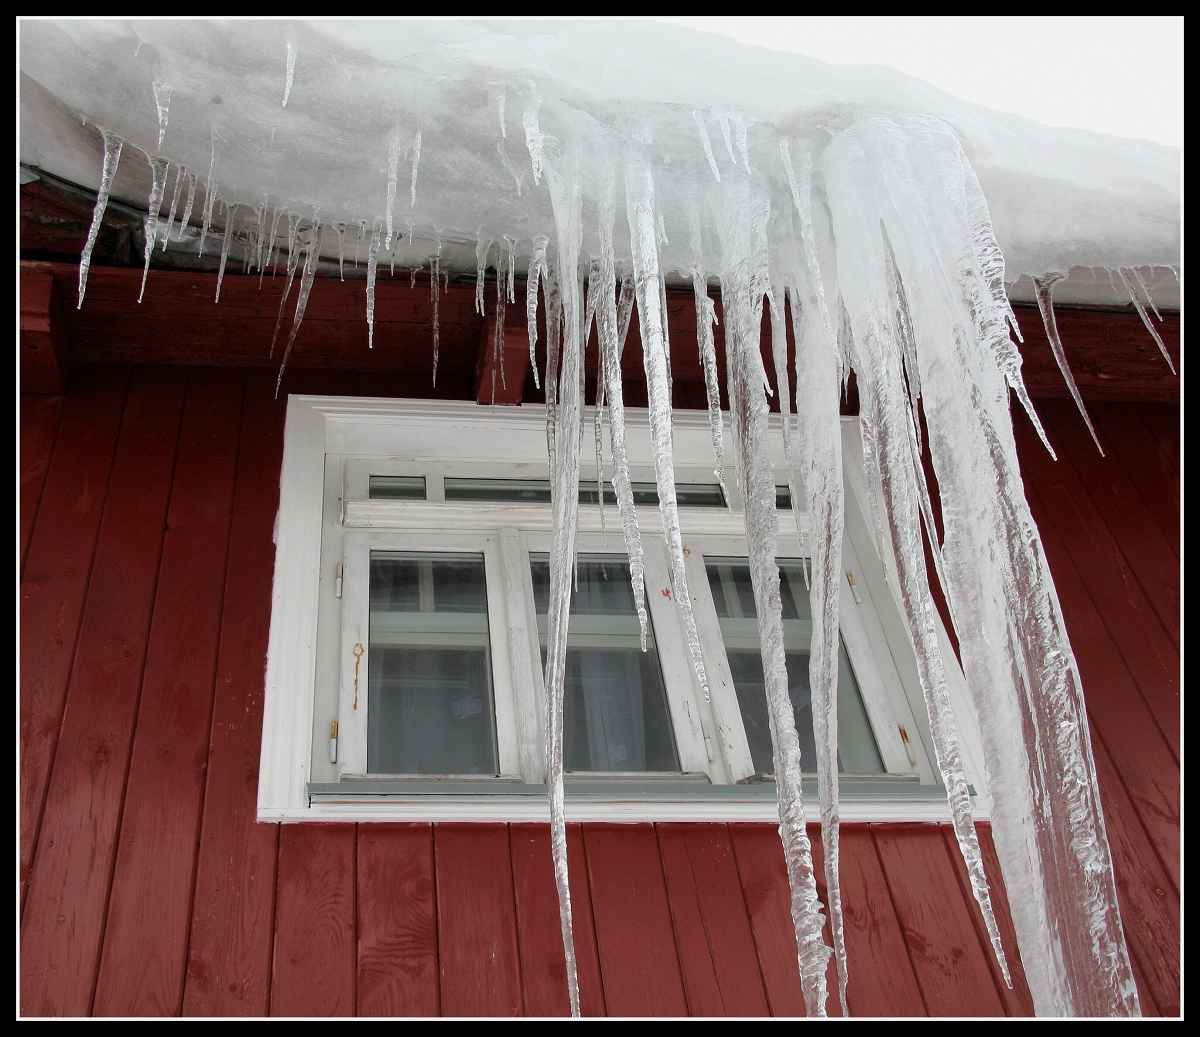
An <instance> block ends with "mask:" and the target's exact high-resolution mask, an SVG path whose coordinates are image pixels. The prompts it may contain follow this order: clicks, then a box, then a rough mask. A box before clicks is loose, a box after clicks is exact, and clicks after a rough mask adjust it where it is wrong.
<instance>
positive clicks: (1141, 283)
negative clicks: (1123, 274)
mask: <svg viewBox="0 0 1200 1037" xmlns="http://www.w3.org/2000/svg"><path fill="white" fill-rule="evenodd" d="M1129 272H1130V273H1131V274H1133V278H1134V280H1135V281H1137V285H1138V287H1139V288H1140V289H1141V290H1142V297H1143V298H1144V299H1145V300H1146V305H1147V306H1149V307H1150V309H1151V310H1153V311H1154V316H1156V317H1157V318H1158V319H1159V320H1160V321H1161V320H1162V319H1163V318H1162V314H1161V313H1159V312H1158V307H1157V306H1155V305H1154V300H1153V299H1152V298H1151V297H1150V289H1149V288H1147V287H1146V282H1145V280H1144V279H1143V277H1142V272H1141V271H1140V270H1139V269H1138V268H1137V267H1136V266H1135V267H1130V268H1129ZM1150 276H1151V277H1153V276H1154V269H1153V267H1151V269H1150Z"/></svg>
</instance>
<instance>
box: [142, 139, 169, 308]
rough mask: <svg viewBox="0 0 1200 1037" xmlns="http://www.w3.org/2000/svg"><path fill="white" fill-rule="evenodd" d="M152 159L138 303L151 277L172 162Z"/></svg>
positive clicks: (154, 157) (156, 158)
mask: <svg viewBox="0 0 1200 1037" xmlns="http://www.w3.org/2000/svg"><path fill="white" fill-rule="evenodd" d="M147 157H148V158H149V159H150V201H149V202H148V203H147V205H146V222H145V224H144V225H143V226H144V229H145V238H146V245H145V257H146V263H145V266H144V267H143V268H142V288H141V291H139V292H138V302H139V303H140V302H141V301H142V296H143V295H145V294H146V278H147V277H149V276H150V256H151V254H152V253H153V252H154V242H155V241H156V240H157V239H158V213H159V210H160V209H161V208H162V201H163V195H164V194H165V193H166V189H167V169H168V168H169V166H170V162H168V161H167V159H165V158H161V157H159V156H157V155H155V156H147Z"/></svg>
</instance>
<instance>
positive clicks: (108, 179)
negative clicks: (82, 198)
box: [75, 130, 125, 310]
mask: <svg viewBox="0 0 1200 1037" xmlns="http://www.w3.org/2000/svg"><path fill="white" fill-rule="evenodd" d="M100 135H101V136H102V137H103V138H104V169H103V171H102V172H101V174H100V190H98V191H97V192H96V207H95V208H94V209H93V210H92V224H91V226H90V227H88V236H87V241H85V242H84V244H83V251H82V252H81V253H80V254H79V301H78V302H77V303H76V305H75V308H76V309H77V310H81V309H83V296H84V293H85V292H86V291H87V277H88V270H89V269H90V268H91V265H92V249H94V248H95V247H96V236H97V235H98V234H99V233H100V224H102V223H103V222H104V210H105V209H107V208H108V192H109V191H111V190H112V182H113V177H114V176H115V175H116V173H117V164H118V163H119V162H120V161H121V148H122V147H123V146H124V144H125V141H124V140H123V139H122V138H120V137H118V136H117V135H116V134H115V133H109V132H108V130H101V131H100Z"/></svg>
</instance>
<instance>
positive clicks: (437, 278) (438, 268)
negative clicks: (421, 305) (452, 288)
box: [429, 238, 442, 386]
mask: <svg viewBox="0 0 1200 1037" xmlns="http://www.w3.org/2000/svg"><path fill="white" fill-rule="evenodd" d="M429 293H430V295H431V296H432V302H433V384H434V385H435V386H436V385H437V369H438V346H439V343H440V339H441V334H442V329H441V318H440V315H439V313H438V310H439V303H440V302H441V297H442V241H441V238H438V249H437V252H436V253H435V254H434V256H433V257H432V258H431V259H430V260H429Z"/></svg>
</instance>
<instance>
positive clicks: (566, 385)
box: [545, 139, 583, 1017]
mask: <svg viewBox="0 0 1200 1037" xmlns="http://www.w3.org/2000/svg"><path fill="white" fill-rule="evenodd" d="M581 151H582V144H581V142H580V141H579V140H577V139H576V140H572V141H571V142H570V143H569V144H567V145H565V146H564V148H563V152H562V154H561V155H560V158H559V163H558V165H557V167H555V166H553V165H551V164H550V163H547V165H546V167H545V173H546V181H547V184H548V186H549V188H550V199H551V203H552V205H553V208H554V223H555V227H556V229H557V231H558V258H559V277H558V278H557V280H558V283H559V285H560V286H561V289H562V308H563V312H564V316H565V321H564V329H565V342H564V349H563V369H562V377H561V378H560V379H559V380H558V384H559V387H560V388H561V398H560V406H561V408H562V414H561V417H562V420H561V421H560V422H559V424H558V427H557V429H556V430H555V433H554V436H555V439H556V443H555V447H556V456H557V464H556V468H555V472H554V474H553V476H552V477H551V478H552V483H551V487H552V488H551V509H552V515H553V517H552V522H553V531H552V534H551V537H552V542H551V558H550V598H549V606H548V609H547V633H546V703H547V716H546V784H547V787H548V789H549V797H550V842H551V847H552V849H553V853H554V879H555V884H556V886H557V887H558V905H559V920H560V923H561V927H562V937H563V951H564V956H565V959H566V966H567V989H568V991H569V994H570V999H571V1015H572V1016H574V1017H578V1016H579V976H578V971H577V969H576V964H575V937H574V931H573V924H572V917H571V889H570V885H569V882H568V877H567V828H566V816H565V810H564V800H563V693H564V687H565V680H566V663H567V623H568V617H569V615H570V609H571V562H572V560H573V559H574V557H575V539H576V525H577V520H578V514H579V455H580V445H581V444H580V436H579V427H580V419H581V416H582V410H583V400H582V399H581V396H580V392H579V383H580V378H579V374H580V362H581V359H582V349H581V348H580V342H579V329H580V327H581V324H582V321H581V319H580V318H581V313H580V309H581V307H580V298H579V278H578V276H577V274H576V270H577V268H578V263H579V251H580V247H581V245H582V238H583V228H582V213H581V208H582V197H581V195H582V180H583V170H582V155H581V154H580V152H581ZM552 341H553V339H552ZM546 384H547V390H549V386H550V384H551V379H550V373H549V372H547V378H546ZM547 395H549V392H547Z"/></svg>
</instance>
